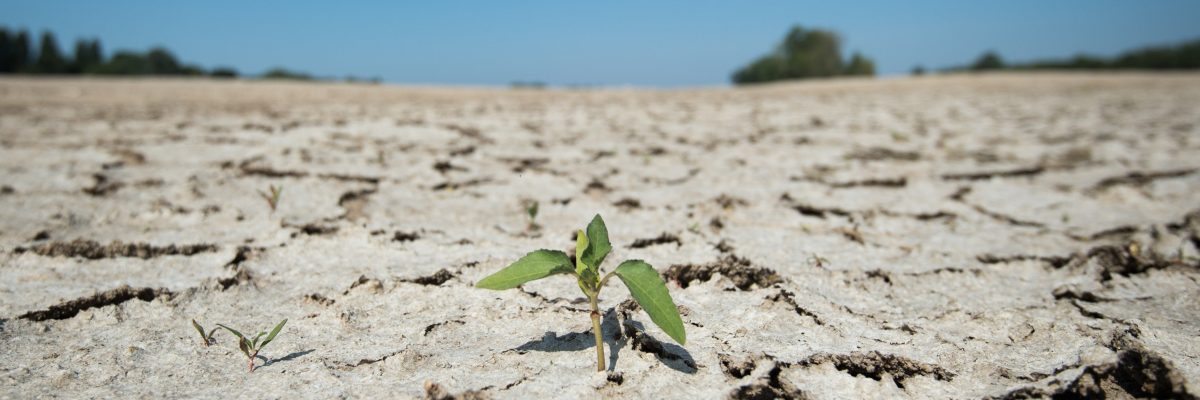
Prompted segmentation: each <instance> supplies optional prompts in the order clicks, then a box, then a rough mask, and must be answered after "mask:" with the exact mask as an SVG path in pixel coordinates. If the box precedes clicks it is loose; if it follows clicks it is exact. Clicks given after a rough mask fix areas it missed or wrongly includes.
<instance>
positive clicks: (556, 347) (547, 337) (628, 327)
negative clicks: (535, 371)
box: [513, 309, 697, 374]
mask: <svg viewBox="0 0 1200 400" xmlns="http://www.w3.org/2000/svg"><path fill="white" fill-rule="evenodd" d="M622 325H624V328H625V329H624V330H622ZM643 328H644V327H643V326H642V324H641V323H639V322H636V321H628V320H627V321H625V322H624V324H622V323H621V321H620V320H619V317H618V316H617V312H616V311H615V310H614V309H609V310H608V311H606V312H605V313H604V318H603V320H602V321H601V323H600V329H601V330H602V331H603V332H604V337H603V338H602V339H603V340H604V344H605V347H607V349H605V350H606V351H607V353H608V354H607V356H608V360H606V362H607V363H608V371H610V372H615V371H616V369H617V362H618V361H619V360H620V354H621V350H622V349H624V348H625V347H629V346H630V343H631V342H632V344H633V347H632V348H633V349H635V350H638V351H643V352H647V353H651V354H654V356H655V357H656V358H658V360H659V362H662V363H663V365H666V366H667V367H669V368H671V369H673V370H676V371H679V372H683V373H686V374H694V373H696V371H697V368H696V361H695V360H694V359H693V358H692V355H691V353H688V351H687V350H686V349H684V348H683V347H680V346H676V345H674V344H669V343H663V342H660V341H658V340H657V339H654V338H652V337H650V336H649V335H647V334H646V333H645V332H644V329H643ZM595 346H596V340H595V337H594V336H593V335H592V330H591V329H588V330H586V331H583V332H570V333H566V334H563V335H559V334H557V333H556V332H546V333H545V334H544V335H542V338H541V339H537V340H531V341H528V342H525V343H524V344H522V345H520V346H518V347H517V348H514V349H513V350H514V351H517V352H519V353H522V354H523V353H525V352H529V351H541V352H559V351H580V350H585V349H590V348H593V347H595Z"/></svg>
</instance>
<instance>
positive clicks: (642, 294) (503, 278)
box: [475, 214, 687, 371]
mask: <svg viewBox="0 0 1200 400" xmlns="http://www.w3.org/2000/svg"><path fill="white" fill-rule="evenodd" d="M610 250H612V246H611V245H610V244H609V243H608V228H605V226H604V220H603V219H601V218H600V215H598V214H597V215H596V217H595V218H593V219H592V222H591V223H589V224H588V226H587V232H584V231H582V230H581V231H579V232H578V234H577V235H576V239H575V263H574V266H572V265H571V258H570V257H568V256H567V254H566V253H564V252H562V251H558V250H545V249H542V250H537V251H534V252H532V253H529V254H526V255H525V256H524V257H521V259H520V260H517V262H514V263H512V265H509V266H508V267H505V268H504V269H502V270H500V271H499V272H496V273H494V274H492V275H490V276H488V277H486V278H483V280H481V281H479V282H478V283H476V284H475V287H478V288H483V289H492V290H504V289H512V288H515V287H518V286H520V285H521V284H523V283H526V282H529V281H533V280H537V279H542V278H545V277H547V276H551V275H557V274H574V275H575V279H576V280H577V281H578V283H579V289H580V290H581V291H583V294H584V295H585V296H587V298H588V302H589V303H591V306H592V314H591V315H592V332H593V334H594V335H595V336H596V370H597V371H604V341H603V335H602V334H601V331H600V306H599V304H598V303H599V300H598V299H599V296H600V289H603V288H604V284H605V283H608V278H611V277H613V276H614V275H615V276H616V277H618V278H621V282H624V283H625V286H626V287H627V288H629V293H630V294H632V295H633V299H634V300H636V301H637V303H638V305H641V306H642V309H643V310H646V314H649V315H650V320H651V321H654V324H655V325H658V327H659V328H660V329H662V330H663V332H666V333H667V336H670V337H671V339H675V341H676V342H678V343H679V344H681V345H682V344H684V343H685V342H686V341H687V337H686V334H685V333H684V330H683V319H681V318H680V317H679V310H678V309H677V308H676V307H675V301H674V300H672V299H671V294H670V293H668V292H667V285H666V284H664V283H663V280H662V277H660V276H659V275H658V271H655V270H654V267H651V266H650V264H647V263H646V262H645V261H642V260H625V261H624V262H622V263H621V265H618V266H617V268H616V269H614V270H613V271H612V272H609V273H607V274H605V275H604V277H603V278H601V277H600V264H601V263H603V262H604V257H605V256H607V255H608V252H609V251H610Z"/></svg>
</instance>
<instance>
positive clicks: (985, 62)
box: [971, 51, 1004, 71]
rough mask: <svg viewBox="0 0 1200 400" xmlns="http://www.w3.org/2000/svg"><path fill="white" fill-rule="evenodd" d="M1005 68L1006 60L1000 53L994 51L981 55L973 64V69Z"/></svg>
mask: <svg viewBox="0 0 1200 400" xmlns="http://www.w3.org/2000/svg"><path fill="white" fill-rule="evenodd" d="M1001 68H1004V60H1003V59H1001V58H1000V55H999V54H996V52H994V51H988V52H986V53H983V55H981V56H979V59H977V60H975V63H973V64H971V70H972V71H987V70H994V69H1001Z"/></svg>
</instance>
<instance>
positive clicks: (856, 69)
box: [845, 52, 875, 76]
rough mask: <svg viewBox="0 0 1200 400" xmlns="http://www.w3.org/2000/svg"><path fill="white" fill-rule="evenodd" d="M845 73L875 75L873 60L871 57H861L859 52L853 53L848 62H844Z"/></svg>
mask: <svg viewBox="0 0 1200 400" xmlns="http://www.w3.org/2000/svg"><path fill="white" fill-rule="evenodd" d="M845 74H846V75H853V76H875V62H874V61H871V59H869V58H866V57H863V55H862V54H861V53H857V52H856V53H854V55H853V56H851V57H850V63H848V64H846V72H845Z"/></svg>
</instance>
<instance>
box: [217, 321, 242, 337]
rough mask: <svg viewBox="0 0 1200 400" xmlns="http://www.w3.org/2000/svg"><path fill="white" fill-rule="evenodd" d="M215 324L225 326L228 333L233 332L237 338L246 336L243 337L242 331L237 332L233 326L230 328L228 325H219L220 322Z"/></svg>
mask: <svg viewBox="0 0 1200 400" xmlns="http://www.w3.org/2000/svg"><path fill="white" fill-rule="evenodd" d="M217 326H219V327H222V328H225V330H227V331H229V333H232V334H233V336H237V337H238V339H241V340H246V337H245V336H242V333H241V332H238V331H237V330H234V329H233V328H230V327H228V326H225V325H221V324H217Z"/></svg>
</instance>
